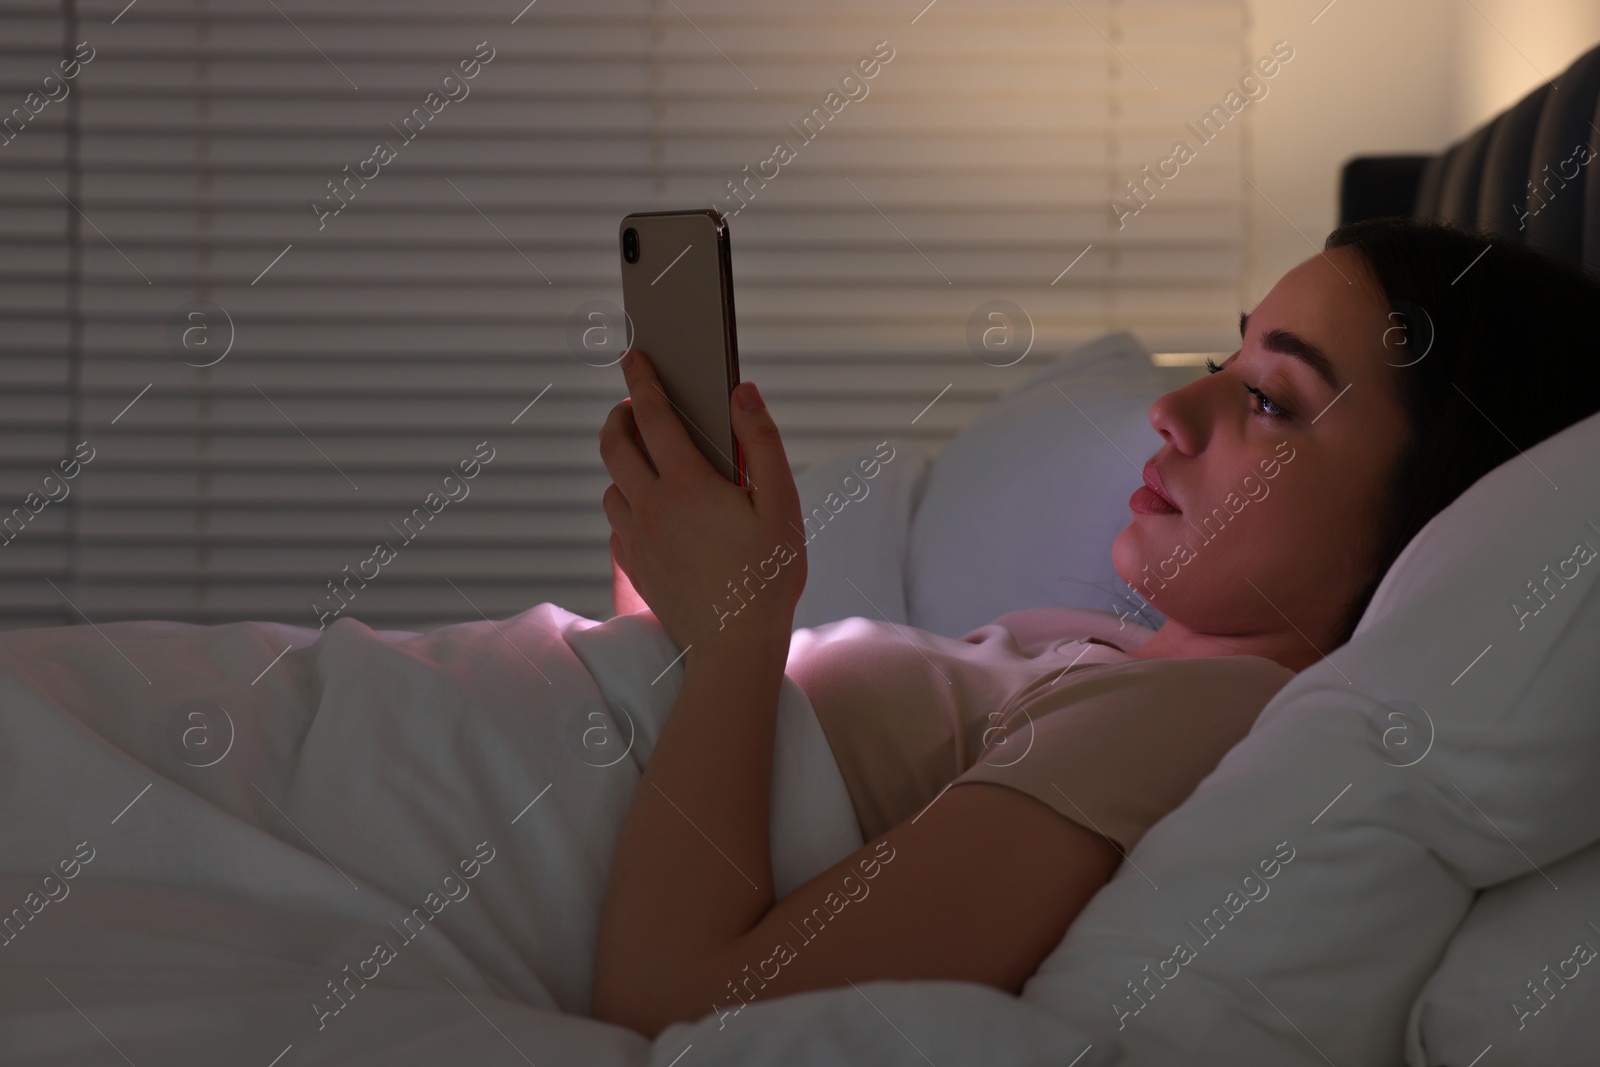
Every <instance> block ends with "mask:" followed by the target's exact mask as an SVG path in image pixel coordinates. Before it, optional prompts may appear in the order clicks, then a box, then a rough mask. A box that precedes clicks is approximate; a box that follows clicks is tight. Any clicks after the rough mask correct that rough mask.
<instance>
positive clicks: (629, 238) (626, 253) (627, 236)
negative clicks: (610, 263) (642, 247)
mask: <svg viewBox="0 0 1600 1067" xmlns="http://www.w3.org/2000/svg"><path fill="white" fill-rule="evenodd" d="M622 258H623V259H625V260H627V261H628V262H629V263H637V262H639V231H638V230H636V229H634V228H633V227H632V226H629V227H628V228H627V229H626V230H623V231H622Z"/></svg>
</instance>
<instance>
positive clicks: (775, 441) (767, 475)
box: [731, 382, 794, 500]
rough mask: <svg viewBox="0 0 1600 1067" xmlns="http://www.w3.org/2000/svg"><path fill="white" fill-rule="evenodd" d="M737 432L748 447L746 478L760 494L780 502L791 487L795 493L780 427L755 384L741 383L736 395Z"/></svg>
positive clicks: (742, 442) (746, 447) (733, 407)
mask: <svg viewBox="0 0 1600 1067" xmlns="http://www.w3.org/2000/svg"><path fill="white" fill-rule="evenodd" d="M731 400H732V411H733V432H734V434H735V435H736V436H737V437H738V438H739V444H740V445H742V446H743V447H744V456H745V474H746V476H747V477H748V478H749V481H750V485H751V487H752V488H753V489H754V490H755V492H756V493H757V494H760V495H761V496H764V497H766V499H768V500H775V499H778V498H779V497H780V496H781V495H782V494H783V492H784V487H785V486H787V487H788V489H789V491H790V492H791V493H792V492H793V491H794V475H793V474H792V473H791V472H790V470H789V459H788V456H787V455H786V454H785V453H784V450H783V438H782V437H781V436H780V435H779V433H778V424H777V423H776V422H774V421H773V420H772V412H770V411H768V410H767V405H766V403H765V402H764V401H763V400H762V399H761V393H760V391H759V390H757V389H756V383H755V382H740V383H739V384H738V385H737V386H735V387H734V390H733V395H732V398H731Z"/></svg>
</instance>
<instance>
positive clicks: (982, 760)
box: [786, 608, 1294, 852]
mask: <svg viewBox="0 0 1600 1067" xmlns="http://www.w3.org/2000/svg"><path fill="white" fill-rule="evenodd" d="M1153 634H1154V631H1153V630H1150V629H1149V628H1147V627H1144V626H1140V625H1137V624H1134V623H1132V622H1130V621H1127V620H1123V619H1119V618H1118V617H1117V616H1115V615H1110V614H1106V613H1104V612H1098V611H1089V610H1085V609H1078V608H1031V609H1028V610H1026V611H1019V612H1011V613H1009V614H1007V615H1003V616H1001V617H1000V618H999V619H996V620H995V621H994V622H992V623H989V624H987V625H985V626H980V627H978V628H977V629H975V630H972V631H971V632H969V633H966V634H963V635H962V636H961V637H959V638H954V637H944V636H941V635H938V634H932V633H928V632H927V631H925V630H918V629H916V628H915V627H911V626H902V625H895V624H892V623H887V622H882V621H879V620H874V619H867V618H863V617H854V618H849V619H843V620H840V621H838V622H832V623H827V624H825V625H823V626H818V627H812V628H803V629H800V630H796V631H795V632H794V635H793V637H792V639H791V642H790V647H789V659H788V666H787V668H786V673H787V674H788V675H789V677H790V678H791V679H793V680H794V681H795V682H796V683H797V684H798V685H799V686H800V688H801V689H802V690H804V691H805V693H806V695H807V696H808V697H809V698H810V699H811V703H812V706H813V707H814V708H815V709H816V713H817V720H818V722H819V723H820V724H821V726H822V730H823V733H824V735H825V736H826V737H827V739H828V744H829V747H830V748H831V749H832V751H833V754H834V757H835V759H836V760H837V761H838V764H839V771H840V773H841V774H842V775H843V777H844V780H845V786H846V788H847V789H848V790H849V793H850V799H851V803H852V804H853V806H854V807H855V812H856V819H857V821H858V822H859V823H860V825H861V834H862V838H863V840H866V841H868V842H870V841H872V840H873V839H874V838H876V837H877V836H878V835H879V834H882V833H883V832H884V831H885V830H887V829H889V828H890V827H891V826H894V825H896V824H897V823H899V822H902V821H904V820H905V819H908V818H912V817H914V816H915V815H916V814H917V813H918V812H919V811H920V810H921V809H922V808H923V807H925V806H926V805H927V804H928V803H929V802H931V801H932V800H933V799H934V798H935V797H936V796H938V794H939V792H940V791H941V790H943V789H944V788H946V787H947V786H950V785H952V784H960V783H963V782H975V781H981V782H992V783H995V784H999V785H1005V786H1009V787H1011V788H1013V789H1017V790H1019V791H1021V792H1024V793H1026V794H1028V795H1030V796H1033V797H1035V798H1036V799H1038V800H1040V801H1042V802H1043V803H1045V804H1047V805H1049V806H1050V807H1051V808H1053V809H1055V810H1056V811H1057V812H1059V813H1060V814H1062V815H1063V816H1065V817H1066V818H1068V819H1071V820H1072V821H1074V822H1076V823H1078V824H1080V825H1083V826H1085V827H1087V828H1088V829H1090V830H1092V831H1094V832H1096V833H1099V834H1102V835H1104V836H1105V837H1108V838H1110V839H1111V840H1112V841H1113V842H1115V843H1116V844H1117V845H1118V846H1119V847H1120V848H1121V849H1122V850H1123V851H1124V852H1127V851H1129V850H1131V849H1132V848H1133V846H1134V845H1135V844H1137V843H1138V840H1139V838H1141V837H1142V836H1144V833H1145V831H1146V830H1148V829H1149V828H1150V827H1151V826H1152V825H1154V824H1155V823H1156V821H1158V820H1159V819H1160V818H1162V816H1164V815H1166V814H1167V812H1169V811H1171V810H1172V809H1173V808H1175V807H1177V806H1178V805H1179V804H1181V803H1182V802H1183V801H1184V799H1185V798H1186V797H1188V795H1189V794H1190V793H1191V792H1193V791H1194V788H1195V786H1197V785H1198V784H1199V783H1200V780H1201V779H1203V778H1204V777H1205V776H1206V775H1207V774H1209V773H1210V772H1211V771H1212V769H1213V768H1215V767H1216V765H1217V763H1218V762H1219V761H1220V760H1221V759H1222V757H1223V755H1225V754H1226V753H1227V751H1228V749H1230V748H1232V747H1233V745H1234V744H1235V743H1237V742H1238V741H1239V740H1240V739H1241V738H1242V737H1244V735H1245V734H1246V733H1248V732H1249V730H1250V727H1251V725H1252V724H1254V722H1255V720H1256V716H1257V715H1259V714H1260V712H1261V709H1262V708H1263V707H1265V706H1266V704H1267V702H1268V701H1269V700H1271V699H1272V696H1273V694H1274V693H1276V692H1277V691H1278V690H1279V689H1281V688H1282V687H1283V685H1284V684H1285V683H1286V682H1288V681H1289V679H1290V678H1292V677H1294V672H1293V671H1291V670H1290V669H1288V668H1287V667H1284V666H1281V665H1280V664H1278V663H1276V662H1274V661H1272V660H1269V659H1265V658H1263V657H1260V656H1220V657H1207V658H1193V659H1137V658H1135V657H1134V656H1133V655H1131V653H1133V652H1134V651H1136V650H1137V649H1138V648H1139V647H1140V646H1141V645H1143V644H1144V642H1145V641H1147V640H1149V639H1150V637H1151V636H1152V635H1153Z"/></svg>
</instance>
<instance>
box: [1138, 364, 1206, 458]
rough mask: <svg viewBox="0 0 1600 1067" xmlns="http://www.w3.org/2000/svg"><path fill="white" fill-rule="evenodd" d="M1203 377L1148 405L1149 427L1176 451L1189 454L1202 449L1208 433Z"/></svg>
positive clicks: (1165, 394) (1159, 397)
mask: <svg viewBox="0 0 1600 1067" xmlns="http://www.w3.org/2000/svg"><path fill="white" fill-rule="evenodd" d="M1205 381H1206V379H1205V378H1200V379H1197V380H1196V381H1193V382H1190V383H1189V384H1188V385H1185V386H1183V387H1181V388H1178V389H1174V390H1172V392H1170V393H1163V394H1162V395H1161V396H1158V397H1156V399H1155V400H1153V401H1152V402H1151V404H1150V413H1149V418H1150V426H1151V428H1152V429H1154V430H1155V431H1156V433H1158V434H1160V435H1161V439H1162V440H1163V441H1166V442H1169V443H1170V444H1171V445H1172V446H1173V447H1174V448H1176V449H1177V450H1178V451H1179V452H1182V453H1183V454H1184V455H1186V456H1193V455H1196V454H1198V453H1199V452H1201V451H1203V450H1204V449H1205V441H1206V436H1207V434H1208V433H1209V432H1210V430H1209V427H1210V417H1209V415H1208V414H1207V411H1208V409H1207V407H1206V404H1207V399H1206V390H1205V389H1204V388H1202V386H1203V385H1204V384H1205Z"/></svg>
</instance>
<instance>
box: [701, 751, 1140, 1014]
mask: <svg viewBox="0 0 1600 1067" xmlns="http://www.w3.org/2000/svg"><path fill="white" fill-rule="evenodd" d="M1120 860H1121V855H1120V853H1119V852H1118V851H1117V849H1116V847H1115V846H1114V845H1113V844H1112V843H1111V842H1110V841H1108V840H1107V839H1106V838H1104V837H1101V836H1100V835H1099V834H1096V833H1093V832H1092V831H1090V830H1087V829H1085V828H1083V827H1082V826H1079V825H1078V824H1077V823H1075V822H1072V821H1071V820H1069V819H1067V818H1065V817H1063V816H1062V815H1060V814H1058V813H1057V812H1056V811H1054V810H1053V809H1052V808H1050V807H1049V806H1047V805H1045V804H1044V803H1042V802H1040V801H1038V800H1036V799H1034V798H1033V797H1031V796H1029V795H1027V794H1025V793H1022V792H1019V791H1017V790H1015V789H1011V788H1009V787H1006V786H1002V785H996V784H993V783H988V782H971V783H960V787H959V788H950V789H948V790H946V791H945V792H944V793H943V794H941V795H940V796H939V797H938V798H937V799H936V800H935V801H934V802H933V803H932V804H930V805H929V806H928V807H927V808H925V809H923V811H922V812H921V813H919V814H918V815H917V816H914V817H913V818H912V819H908V820H906V821H905V822H902V823H900V824H899V825H897V826H894V827H892V828H891V829H889V830H888V831H887V832H885V833H884V834H881V835H879V837H877V838H875V839H873V840H872V841H869V842H867V843H866V844H865V845H863V846H862V847H861V848H860V849H859V850H857V851H856V852H854V853H852V854H851V855H850V856H847V857H846V858H845V859H843V860H841V861H840V862H839V863H837V864H835V865H834V866H832V867H830V868H829V869H828V870H826V871H824V872H823V873H822V874H819V875H817V876H816V877H815V878H813V879H811V880H810V881H809V882H807V883H805V884H804V885H802V886H800V887H799V888H797V889H795V890H794V891H793V892H792V893H790V894H789V895H788V896H786V897H784V898H783V899H782V900H780V901H778V902H777V903H776V904H775V905H773V907H772V909H771V910H770V911H769V912H768V913H767V914H766V916H765V917H763V918H762V919H761V921H760V922H758V923H757V924H756V925H755V927H754V928H752V929H751V930H750V931H749V932H748V933H746V934H745V935H744V936H743V937H741V938H739V939H738V940H736V941H735V942H734V943H733V945H732V946H731V947H730V949H729V950H728V951H727V953H726V954H724V955H721V956H719V957H718V958H716V959H713V960H711V961H708V963H707V965H706V966H707V967H708V968H709V973H702V974H700V975H698V976H697V977H698V978H699V979H700V981H697V982H695V983H694V984H695V985H696V986H698V987H700V988H702V989H703V988H706V987H707V986H708V985H709V986H710V987H711V988H713V989H715V990H717V991H718V993H717V996H718V1000H717V1001H716V1003H715V1004H707V1005H706V1006H705V1007H704V1008H700V1009H694V1008H691V1009H690V1012H691V1013H690V1014H688V1015H685V1016H683V1017H684V1018H698V1017H700V1016H701V1015H703V1014H704V1013H705V1012H706V1011H707V1010H713V1009H714V1010H716V1011H717V1012H718V1013H719V1014H720V1013H722V1012H725V1011H732V1010H737V1009H738V1008H739V1007H740V1006H741V1002H742V1001H745V1000H751V999H755V998H757V997H760V998H763V999H764V998H766V997H771V996H783V995H787V994H790V993H798V992H802V991H804V990H808V989H820V988H829V987H833V986H842V985H845V984H846V982H847V981H851V982H864V981H872V980H875V979H947V980H956V981H970V982H981V983H985V984H988V985H992V986H996V987H998V988H1000V989H1004V990H1007V991H1009V992H1012V993H1018V992H1020V991H1021V989H1022V986H1023V983H1024V982H1026V981H1027V979H1028V978H1029V976H1031V975H1032V974H1033V972H1034V971H1035V970H1037V969H1038V967H1039V964H1040V963H1041V962H1043V960H1044V958H1045V957H1046V956H1047V955H1049V954H1050V952H1051V951H1052V950H1053V949H1054V948H1055V947H1056V945H1057V944H1058V943H1059V942H1060V940H1061V938H1062V936H1063V935H1064V934H1065V933H1066V930H1067V927H1068V925H1069V924H1070V923H1071V922H1072V920H1073V919H1074V918H1075V917H1076V916H1077V914H1078V912H1079V911H1081V910H1082V909H1083V906H1084V905H1085V904H1087V903H1088V901H1089V898H1090V897H1092V896H1094V894H1095V893H1096V892H1097V891H1098V890H1099V888H1100V887H1101V886H1102V885H1104V884H1105V883H1106V881H1107V880H1108V879H1109V878H1110V877H1111V874H1112V873H1113V872H1114V871H1115V870H1116V867H1117V864H1118V863H1119V862H1120Z"/></svg>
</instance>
